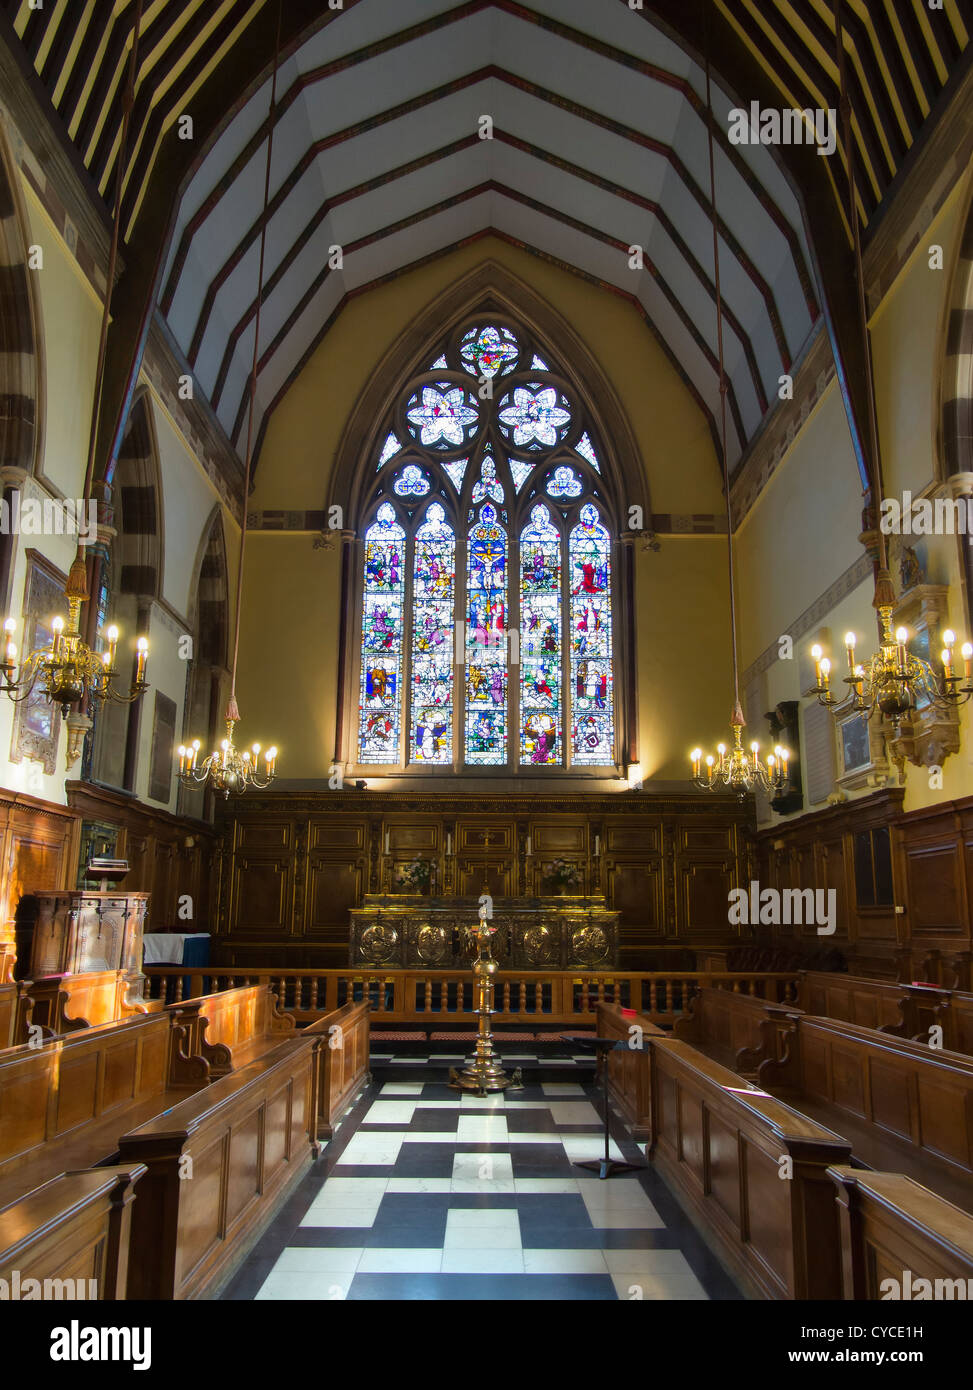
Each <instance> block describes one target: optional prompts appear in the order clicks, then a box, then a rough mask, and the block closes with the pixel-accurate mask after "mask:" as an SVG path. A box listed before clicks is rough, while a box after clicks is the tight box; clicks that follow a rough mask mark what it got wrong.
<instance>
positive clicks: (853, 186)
mask: <svg viewBox="0 0 973 1390" xmlns="http://www.w3.org/2000/svg"><path fill="white" fill-rule="evenodd" d="M834 17H835V43H836V63H837V68H838V111H839V113H840V115H841V138H842V140H843V141H844V146H845V158H846V160H847V163H848V190H849V191H848V200H849V208H848V221H849V224H850V229H851V236H852V244H853V248H854V255H855V288H856V292H857V301H858V317H859V324H860V328H861V336H862V346H863V350H864V354H865V390H866V396H867V400H868V435H869V446H870V448H871V459H870V460H869V469H868V474H869V482H870V484H871V488H872V494H873V495H872V505H873V507H874V506H875V505H877V504H878V503H880V501H881V498H882V493H883V490H884V485H883V481H882V458H881V454H880V452H879V440H878V407H877V405H876V402H875V377H874V374H873V371H872V339H871V334H870V332H869V329H868V304H867V302H866V299H865V275H864V271H863V268H862V244H861V220H860V218H859V216H858V179H857V176H856V165H855V146H854V141H853V140H852V133H851V94H850V92H849V91H848V81H847V64H846V59H845V38H844V24H843V22H842V0H835V11H834ZM878 547H879V571H880V573H881V574H883V575H884V573H885V571H886V570H887V569H888V550H887V548H886V544H885V533H884V532H883V530H882V528H881V527H879V528H878Z"/></svg>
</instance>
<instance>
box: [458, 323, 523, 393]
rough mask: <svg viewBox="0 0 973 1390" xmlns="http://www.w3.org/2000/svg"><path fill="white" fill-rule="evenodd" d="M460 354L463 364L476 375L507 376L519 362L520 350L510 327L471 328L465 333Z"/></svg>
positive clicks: (487, 376) (490, 325) (486, 376)
mask: <svg viewBox="0 0 973 1390" xmlns="http://www.w3.org/2000/svg"><path fill="white" fill-rule="evenodd" d="M459 355H460V358H461V360H462V362H463V366H464V367H465V368H466V370H467V371H468V372H472V374H473V375H474V376H475V377H485V378H487V379H489V378H490V377H495V376H496V375H497V373H498V372H500V373H502V375H504V376H506V374H507V373H508V372H511V371H513V369H514V367H515V366H516V364H517V358H518V356H519V355H520V350H519V348H518V347H517V339H516V338H515V337H514V335H513V334H512V333H511V332H510V329H509V328H495V327H493V325H492V324H488V325H487V327H486V328H471V329H470V331H469V332H468V333H465V334H464V335H463V339H462V342H461V343H460V349H459Z"/></svg>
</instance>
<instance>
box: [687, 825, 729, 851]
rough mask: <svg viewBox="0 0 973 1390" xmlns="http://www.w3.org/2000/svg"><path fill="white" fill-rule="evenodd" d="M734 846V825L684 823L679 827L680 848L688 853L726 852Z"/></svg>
mask: <svg viewBox="0 0 973 1390" xmlns="http://www.w3.org/2000/svg"><path fill="white" fill-rule="evenodd" d="M732 848H733V828H732V826H729V825H699V826H696V825H683V826H680V827H679V849H680V850H681V851H683V852H685V853H686V854H707V853H710V854H726V853H728V852H729V851H730V850H732Z"/></svg>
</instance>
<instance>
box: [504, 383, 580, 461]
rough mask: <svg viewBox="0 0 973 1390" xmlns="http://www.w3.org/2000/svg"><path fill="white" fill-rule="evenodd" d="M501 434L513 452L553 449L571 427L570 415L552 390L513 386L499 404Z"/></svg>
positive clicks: (537, 384) (547, 387)
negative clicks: (510, 444) (512, 446)
mask: <svg viewBox="0 0 973 1390" xmlns="http://www.w3.org/2000/svg"><path fill="white" fill-rule="evenodd" d="M498 419H499V422H500V429H501V432H502V433H503V434H504V435H505V436H506V437H507V438H508V439H509V440H511V442H512V443H513V445H514V448H516V449H530V450H537V449H553V448H554V446H555V445H556V444H559V443H560V441H561V440H562V439H563V438H564V436H565V435H566V434H567V432H568V430H569V429H570V427H571V412H570V410H568V409H567V405H566V402H565V400H564V397H563V395H562V394H561V392H560V391H558V389H557V387H555V386H544V385H541V384H540V383H537V382H532V383H531V384H530V385H529V386H515V387H514V389H513V391H512V393H511V394H510V395H509V396H505V397H504V398H503V400H502V401H501V402H500V410H499V413H498Z"/></svg>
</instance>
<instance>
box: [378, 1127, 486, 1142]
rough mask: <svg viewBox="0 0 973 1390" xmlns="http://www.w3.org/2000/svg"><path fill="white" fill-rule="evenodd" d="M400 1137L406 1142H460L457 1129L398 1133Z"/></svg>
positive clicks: (397, 1136)
mask: <svg viewBox="0 0 973 1390" xmlns="http://www.w3.org/2000/svg"><path fill="white" fill-rule="evenodd" d="M400 1137H401V1139H402V1140H403V1142H404V1143H406V1144H456V1143H458V1142H459V1140H458V1139H457V1137H456V1131H455V1129H451V1130H438V1129H436V1130H430V1131H429V1132H428V1133H427V1134H421V1133H419V1132H418V1131H416V1132H415V1133H413V1134H403V1135H401V1136H399V1135H396V1138H400ZM477 1137H479V1136H477Z"/></svg>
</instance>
